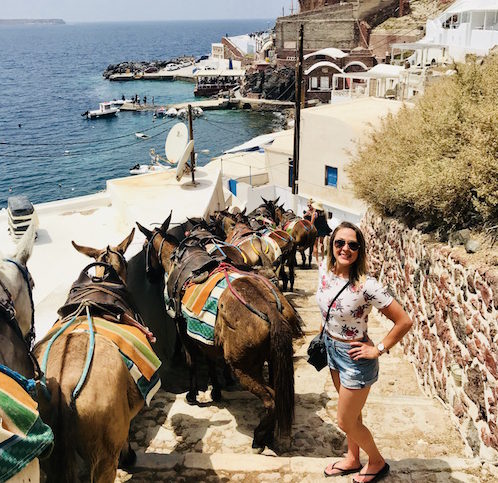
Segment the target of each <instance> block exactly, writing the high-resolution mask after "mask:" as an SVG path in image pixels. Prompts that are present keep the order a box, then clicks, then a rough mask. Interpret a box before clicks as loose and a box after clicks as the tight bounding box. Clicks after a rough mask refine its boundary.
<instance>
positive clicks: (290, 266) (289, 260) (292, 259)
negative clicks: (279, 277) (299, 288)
mask: <svg viewBox="0 0 498 483" xmlns="http://www.w3.org/2000/svg"><path fill="white" fill-rule="evenodd" d="M294 262H295V256H294V255H293V254H291V256H289V257H288V258H287V269H288V270H289V281H290V291H291V292H294V278H295V276H294V269H295V263H294Z"/></svg>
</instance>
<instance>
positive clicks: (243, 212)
mask: <svg viewBox="0 0 498 483" xmlns="http://www.w3.org/2000/svg"><path fill="white" fill-rule="evenodd" d="M246 211H247V206H246V207H245V208H244V209H243V210H242V211H241V212H240V214H241V215H243V216H246Z"/></svg>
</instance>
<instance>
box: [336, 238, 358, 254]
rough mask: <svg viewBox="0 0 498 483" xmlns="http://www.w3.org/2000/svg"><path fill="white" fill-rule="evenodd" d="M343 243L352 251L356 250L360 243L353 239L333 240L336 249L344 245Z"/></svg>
mask: <svg viewBox="0 0 498 483" xmlns="http://www.w3.org/2000/svg"><path fill="white" fill-rule="evenodd" d="M345 245H347V246H348V247H349V249H350V250H351V251H352V252H356V251H357V250H358V248H360V244H359V243H358V242H355V241H350V242H347V241H346V240H340V239H339V240H334V246H335V247H336V248H337V249H340V248H342V247H344V246H345Z"/></svg>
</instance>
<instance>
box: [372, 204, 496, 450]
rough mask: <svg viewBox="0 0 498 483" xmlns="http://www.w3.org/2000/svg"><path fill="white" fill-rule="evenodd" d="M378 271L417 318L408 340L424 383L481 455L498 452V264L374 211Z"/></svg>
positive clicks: (410, 354) (374, 251) (374, 264)
mask: <svg viewBox="0 0 498 483" xmlns="http://www.w3.org/2000/svg"><path fill="white" fill-rule="evenodd" d="M363 228H364V233H365V236H366V239H367V245H368V247H369V252H370V270H371V271H372V272H374V273H376V274H377V275H378V276H380V277H381V280H382V282H383V283H385V284H386V285H389V286H390V288H391V289H392V290H393V292H394V293H395V296H396V298H397V299H398V300H399V301H400V303H401V304H402V306H403V307H404V308H405V310H406V311H407V312H408V313H409V314H410V316H411V318H412V320H413V323H414V325H413V329H412V331H411V332H410V333H409V334H408V335H407V336H406V337H405V339H404V340H403V342H402V343H403V346H404V351H405V353H406V354H407V356H408V357H409V359H410V360H411V361H412V362H413V364H414V365H415V367H416V370H417V373H418V377H419V381H420V383H421V385H422V387H423V388H424V390H425V391H426V392H427V393H428V394H430V395H433V396H437V397H439V398H440V399H441V400H442V401H443V402H444V404H445V405H446V406H447V407H448V409H449V411H450V413H451V417H452V419H453V421H454V422H455V423H456V425H457V427H458V429H459V431H460V433H461V434H462V437H463V438H464V440H465V442H466V444H467V445H468V446H469V448H470V449H471V450H472V452H473V453H474V454H475V455H480V456H481V457H482V458H485V459H489V460H493V459H494V460H496V459H497V457H498V426H497V424H498V421H497V402H498V384H497V382H498V348H497V347H498V268H497V267H489V266H484V265H482V264H476V266H473V265H472V264H471V263H470V262H469V258H468V256H467V255H466V253H465V252H464V251H462V250H461V249H460V248H451V247H450V246H448V245H446V244H441V243H435V242H433V241H431V240H430V239H429V238H428V236H427V235H423V234H422V233H421V232H419V231H417V230H414V229H408V228H407V227H406V226H404V225H402V224H400V223H399V222H397V221H395V220H392V219H384V218H382V217H380V216H377V215H375V214H373V213H372V212H368V213H367V214H366V215H365V218H364V220H363Z"/></svg>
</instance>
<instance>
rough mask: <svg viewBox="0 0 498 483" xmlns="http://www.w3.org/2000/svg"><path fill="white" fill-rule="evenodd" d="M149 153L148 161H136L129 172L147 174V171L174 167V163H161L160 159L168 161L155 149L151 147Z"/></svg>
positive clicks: (153, 171) (155, 171) (157, 171)
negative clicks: (145, 162) (144, 162)
mask: <svg viewBox="0 0 498 483" xmlns="http://www.w3.org/2000/svg"><path fill="white" fill-rule="evenodd" d="M149 153H150V163H149V164H140V163H137V164H136V165H135V166H133V167H132V168H131V169H130V174H147V173H159V172H161V171H168V170H170V169H176V164H174V163H173V164H163V163H161V161H165V162H168V160H167V159H166V158H163V157H161V156H159V154H157V153H156V150H155V149H151V150H150V151H149Z"/></svg>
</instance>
